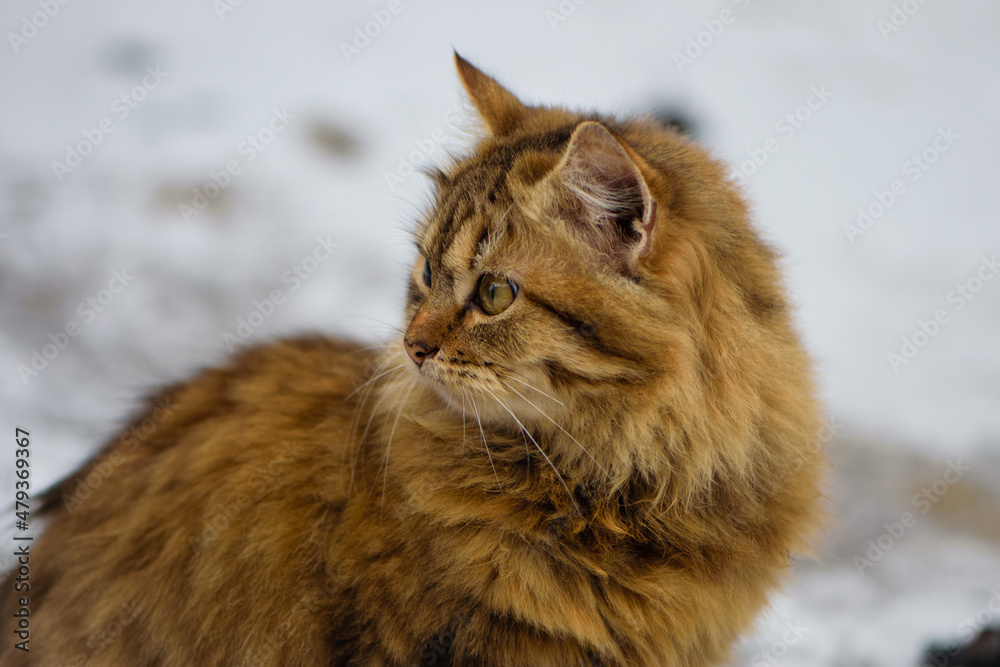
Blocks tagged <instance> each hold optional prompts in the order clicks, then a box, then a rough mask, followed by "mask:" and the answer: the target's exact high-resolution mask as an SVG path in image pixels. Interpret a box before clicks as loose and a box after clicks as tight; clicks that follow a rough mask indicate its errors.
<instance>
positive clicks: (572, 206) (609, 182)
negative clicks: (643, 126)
mask: <svg viewBox="0 0 1000 667" xmlns="http://www.w3.org/2000/svg"><path fill="white" fill-rule="evenodd" d="M649 171H650V169H649V167H648V166H646V165H645V163H644V162H643V160H642V158H640V157H639V156H638V155H637V154H635V152H634V151H632V150H631V149H629V148H628V147H627V146H625V145H624V144H622V143H621V142H620V141H619V140H618V139H616V138H615V136H614V135H612V134H611V132H609V131H608V129H607V128H606V127H604V126H603V125H601V124H600V123H597V122H594V121H587V122H584V123H581V124H580V125H578V126H577V128H576V130H574V132H573V136H572V137H571V138H570V140H569V145H568V146H567V147H566V152H565V153H564V154H563V157H562V160H561V161H560V162H559V164H558V166H557V167H556V168H555V170H553V172H552V174H551V175H550V176H549V179H548V183H549V187H553V188H555V191H556V193H557V194H556V197H555V199H556V202H558V203H556V204H555V208H556V212H557V215H558V217H559V218H561V219H562V220H564V221H566V222H567V223H568V224H569V226H570V228H571V229H572V230H573V231H574V232H575V233H577V234H578V235H579V237H580V238H581V239H582V240H583V241H584V242H586V243H587V245H589V246H591V247H592V248H593V250H594V251H595V252H596V253H597V254H598V255H599V256H601V257H603V258H605V259H606V260H609V261H610V262H611V263H612V264H614V265H615V266H616V268H617V269H618V270H619V271H621V272H622V273H626V274H630V273H632V272H633V269H634V266H635V263H636V262H637V261H638V260H639V258H641V257H643V256H644V255H647V254H649V252H650V251H651V249H652V246H653V237H654V235H655V233H656V221H657V206H656V200H655V199H654V198H653V195H652V193H651V191H650V188H649V184H648V183H647V181H646V176H645V175H644V172H647V173H648V172H649Z"/></svg>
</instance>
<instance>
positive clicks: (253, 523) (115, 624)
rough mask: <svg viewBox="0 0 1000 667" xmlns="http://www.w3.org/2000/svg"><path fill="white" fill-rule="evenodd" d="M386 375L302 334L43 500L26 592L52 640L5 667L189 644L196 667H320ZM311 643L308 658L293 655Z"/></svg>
mask: <svg viewBox="0 0 1000 667" xmlns="http://www.w3.org/2000/svg"><path fill="white" fill-rule="evenodd" d="M374 369H375V363H374V361H373V357H372V354H371V353H369V352H368V351H366V350H364V349H361V348H359V347H357V346H355V345H353V344H349V343H344V342H340V341H335V340H330V339H326V338H320V337H309V338H300V339H296V340H290V341H281V342H277V343H272V344H268V345H264V346H261V347H257V348H253V349H250V350H246V351H244V352H242V353H241V354H239V355H237V356H236V357H234V358H233V359H232V360H231V361H230V363H228V364H227V365H226V366H223V367H221V368H218V369H213V370H210V371H206V372H204V373H202V374H201V375H200V376H198V377H197V378H195V379H194V380H192V381H190V382H187V383H185V384H182V385H178V386H175V387H172V388H170V389H168V390H166V391H164V392H162V393H161V394H160V395H159V396H157V397H156V398H154V399H153V400H152V401H150V403H149V405H148V407H147V409H146V410H145V411H144V412H143V413H142V414H140V415H139V416H138V417H137V418H136V419H135V420H134V421H133V423H132V424H131V425H130V426H129V427H127V428H126V429H125V430H124V431H123V433H122V434H121V435H120V437H118V438H116V439H115V440H113V441H112V442H111V443H109V444H108V446H107V447H106V448H105V449H104V450H103V451H102V452H101V453H100V454H98V455H97V456H96V457H95V458H94V459H93V460H92V461H91V462H90V463H89V464H88V465H87V466H85V467H84V468H83V469H81V470H80V471H79V473H78V474H76V475H75V476H74V477H73V478H71V479H68V480H66V481H65V482H63V483H62V484H60V485H59V486H58V487H56V488H55V489H53V491H51V492H50V493H49V497H48V506H49V512H50V515H51V517H52V519H51V523H50V525H49V526H48V528H47V529H46V531H45V533H44V535H43V536H42V537H41V538H40V539H39V541H38V542H37V543H36V544H35V546H34V548H33V550H32V564H33V568H32V582H31V594H32V595H31V600H32V610H33V612H36V619H37V620H35V621H34V622H33V624H32V630H33V632H32V634H34V635H36V636H39V637H45V641H44V643H41V644H38V645H37V646H33V647H32V649H33V650H32V651H31V653H30V654H26V653H23V652H22V651H14V652H13V654H11V655H5V654H4V651H13V649H12V648H11V646H10V645H9V644H5V646H4V647H3V648H2V649H0V663H2V664H56V663H58V664H73V665H75V664H86V662H87V661H88V660H92V659H96V662H98V663H100V664H175V663H174V662H168V663H161V662H160V660H161V659H163V658H164V657H165V656H170V659H173V660H176V659H177V658H178V657H179V656H178V650H179V647H178V646H177V645H176V644H171V645H169V646H167V645H165V646H158V645H157V638H161V639H163V640H168V641H169V639H168V638H171V637H173V638H177V637H185V638H186V642H185V643H186V644H187V645H188V648H187V649H181V652H185V650H186V651H189V652H190V653H189V656H190V657H191V659H192V660H197V661H198V662H200V663H201V664H232V662H231V661H232V658H233V656H236V655H240V656H243V657H245V658H246V659H251V658H253V659H265V658H269V659H272V660H273V659H276V656H275V655H269V656H265V655H263V653H265V652H269V651H275V652H277V651H278V650H279V649H280V650H281V651H282V652H286V653H287V654H286V655H282V658H281V659H280V660H279V662H278V664H282V662H281V660H287V661H288V662H287V664H303V665H305V664H314V663H313V662H310V660H313V661H315V660H316V659H317V657H322V656H317V655H316V639H317V636H321V633H323V632H324V630H323V621H324V619H323V614H322V613H317V612H319V609H320V607H321V606H322V603H323V600H322V598H321V597H320V596H319V595H320V592H321V591H322V589H323V585H324V582H325V581H326V580H327V578H328V573H327V572H326V571H325V566H324V563H323V553H324V548H325V545H327V544H328V543H329V541H330V539H331V536H332V534H333V533H334V532H335V531H336V530H337V526H338V525H339V519H340V514H341V513H342V510H343V508H344V505H345V503H346V501H347V498H348V496H349V493H350V492H351V478H350V472H351V470H352V468H353V467H354V466H353V457H354V449H353V447H352V445H353V443H354V439H355V437H356V436H357V435H359V432H360V431H363V429H364V427H365V422H366V420H367V416H366V414H365V413H364V412H363V411H361V410H359V405H363V402H364V401H363V398H364V397H365V395H366V392H365V391H364V387H362V385H364V383H365V381H366V378H367V377H368V376H369V375H370V374H371V373H372V372H373V370H374ZM359 388H361V390H360V391H358V390H359ZM310 583H314V584H315V585H314V586H312V585H310ZM151 586H154V587H156V589H157V590H152V589H151V588H150V587H151ZM5 588H6V587H5ZM307 594H311V595H313V596H314V597H316V599H308V598H309V595H307ZM304 595H305V597H303V596H304ZM154 600H155V602H154ZM12 604H13V600H10V599H8V600H4V601H3V604H2V605H0V606H2V607H3V610H2V613H3V617H4V618H11V614H12V612H13V607H12ZM37 612H44V613H37ZM226 617H229V619H228V620H227V618H226ZM0 625H5V624H0ZM128 626H131V627H128ZM227 626H231V629H232V630H233V631H232V632H225V631H224V629H225V628H226V627H227ZM126 627H127V628H128V629H127V631H125V628H126ZM66 628H78V629H79V631H78V632H75V633H72V634H70V633H66V632H65V629H66ZM153 628H155V629H156V631H155V632H151V631H150V630H152V629H153ZM237 628H239V631H237V630H236V629H237ZM248 630H250V633H249V635H248V633H247V631H248ZM251 637H252V639H251ZM302 640H305V641H306V642H307V643H309V644H311V647H310V651H309V653H308V659H307V658H306V656H305V655H296V654H295V652H294V650H292V651H291V652H288V651H289V649H288V648H287V647H289V646H292V647H294V646H296V645H300V646H301V645H302V644H303V641H302ZM320 644H322V642H320ZM251 645H252V646H251ZM137 660H139V661H140V662H136V661H137ZM176 664H180V663H176ZM188 664H195V662H191V663H188ZM236 664H242V663H240V662H237V663H236ZM316 664H324V663H316Z"/></svg>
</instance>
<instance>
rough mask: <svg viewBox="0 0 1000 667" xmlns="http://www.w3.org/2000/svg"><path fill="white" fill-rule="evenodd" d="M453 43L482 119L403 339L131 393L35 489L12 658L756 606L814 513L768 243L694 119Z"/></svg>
mask: <svg viewBox="0 0 1000 667" xmlns="http://www.w3.org/2000/svg"><path fill="white" fill-rule="evenodd" d="M457 65H458V72H459V76H460V78H461V80H462V82H463V84H464V86H465V88H466V90H467V92H468V94H469V96H470V98H471V100H472V102H473V104H474V106H475V107H476V109H477V110H478V113H479V115H480V116H481V120H482V123H483V125H484V128H485V136H484V137H483V138H482V139H481V140H480V141H479V143H478V144H477V145H476V146H475V148H474V149H473V151H472V153H471V155H469V156H468V157H466V158H464V159H462V160H460V161H457V162H456V163H455V164H453V165H452V166H450V167H449V168H448V169H446V170H443V171H435V172H434V173H433V174H432V175H433V177H434V180H435V182H436V188H437V190H436V192H437V195H436V204H435V206H434V208H433V210H432V211H430V213H429V214H428V215H427V216H426V219H425V220H423V222H422V223H421V224H420V226H419V229H418V230H417V233H416V239H417V249H418V251H419V255H418V256H417V259H416V261H415V262H414V264H413V270H412V273H411V275H410V277H409V286H408V288H407V290H408V300H407V307H406V319H407V321H408V322H409V325H408V327H407V329H406V332H405V335H403V336H401V337H400V338H399V340H398V341H396V344H394V345H392V346H391V347H389V348H388V351H386V352H384V353H381V354H376V353H373V352H369V351H366V350H365V349H363V348H361V347H359V346H356V345H354V344H351V343H347V342H342V341H337V340H329V339H324V338H320V337H314V338H302V339H299V340H287V341H282V342H276V343H271V344H267V345H262V346H260V347H257V348H255V349H250V350H247V351H245V352H242V353H241V354H238V355H237V356H236V357H234V358H233V359H231V360H230V361H229V362H228V364H227V365H225V366H223V367H222V368H218V369H215V370H209V371H206V372H204V373H202V374H201V375H200V376H198V377H197V378H195V379H193V380H191V381H190V382H186V383H184V384H181V385H178V386H175V387H172V388H170V389H168V390H166V391H164V392H163V393H161V394H160V395H159V396H158V397H156V398H155V399H154V400H153V401H151V402H150V404H149V408H148V410H147V411H146V412H145V413H144V414H142V415H140V416H139V417H138V418H137V420H136V422H135V423H134V424H133V426H132V427H130V428H128V429H126V431H125V432H124V434H123V435H122V436H121V437H119V438H117V439H115V440H112V441H111V443H110V444H109V445H108V446H107V447H106V448H105V449H104V450H103V451H102V452H101V453H99V454H98V455H97V456H96V457H95V458H94V459H93V460H92V461H90V462H89V463H88V464H86V465H85V466H84V468H83V469H81V470H80V471H78V472H76V473H75V474H73V475H71V476H70V477H69V478H68V479H67V480H66V481H65V482H63V483H61V484H60V485H58V486H57V487H56V488H54V489H53V490H52V491H50V492H49V493H48V496H47V498H48V500H47V504H48V508H49V509H48V511H49V514H50V517H51V522H50V524H49V525H48V528H47V530H46V531H45V532H44V534H43V535H42V536H41V537H40V539H39V540H38V541H37V543H36V544H35V545H34V547H33V548H32V550H31V568H32V569H31V579H30V592H22V593H15V592H14V590H13V587H12V586H11V585H10V583H11V581H13V579H11V580H9V581H8V582H7V583H6V584H5V585H4V588H3V592H2V617H0V628H2V634H0V636H2V637H3V638H4V640H3V645H2V646H0V663H2V664H4V665H18V664H31V665H115V666H130V665H156V666H159V667H174V666H177V667H181V666H183V667H189V666H191V665H237V666H242V665H289V666H310V665H372V666H375V665H378V666H385V667H409V666H411V665H453V666H461V665H475V666H487V665H496V666H498V667H499V666H502V667H517V666H524V667H546V666H550V665H551V666H553V667H555V666H574V667H576V666H580V665H606V666H609V667H610V666H613V665H615V666H617V665H621V666H625V665H628V666H639V665H643V666H644V665H657V666H660V665H668V666H674V665H677V666H680V665H684V666H694V665H717V664H719V663H720V662H722V661H723V660H725V659H726V657H727V655H728V651H729V647H730V645H731V644H732V643H733V642H734V640H735V639H736V638H737V637H738V636H739V635H740V633H741V632H743V631H746V630H747V629H749V628H750V627H751V626H752V622H753V620H754V617H755V614H756V612H758V611H759V610H760V609H761V607H762V606H763V605H764V604H765V603H766V600H767V594H768V592H769V591H770V590H772V589H773V588H774V586H775V585H776V583H777V582H779V581H780V579H781V577H782V575H783V574H785V572H786V571H787V569H788V567H789V560H790V557H791V554H792V553H793V552H795V551H798V550H803V549H805V548H807V547H808V544H807V543H808V541H809V539H810V538H811V536H812V535H813V534H814V533H815V532H816V528H817V526H818V523H819V520H820V511H819V505H820V502H819V500H820V494H819V490H818V487H819V481H820V477H821V468H822V467H823V462H822V458H821V455H820V451H819V449H818V447H817V440H818V432H819V426H820V419H819V411H818V407H817V402H816V400H815V397H814V388H813V384H812V380H811V378H810V368H809V361H808V359H807V357H806V355H805V354H804V352H803V351H802V348H801V347H800V344H799V342H798V340H797V337H796V334H795V332H794V331H793V329H792V326H791V324H790V317H789V309H788V305H787V302H786V299H785V296H784V293H783V291H782V288H781V286H780V281H779V276H778V273H777V271H776V267H775V258H774V253H773V252H772V251H771V250H770V249H769V248H768V246H767V245H765V244H764V243H762V242H761V241H760V239H759V238H758V237H757V236H756V234H755V233H754V231H753V229H752V227H751V225H750V223H749V221H748V214H747V209H746V206H745V205H744V203H743V201H742V200H741V198H740V196H739V195H738V194H737V192H736V191H735V190H734V188H733V186H732V185H731V184H730V183H729V182H728V181H727V179H726V177H725V175H724V170H723V168H722V167H721V166H720V165H719V164H718V163H716V162H714V161H712V160H711V159H710V158H709V157H707V156H706V154H705V152H704V151H703V150H701V149H700V148H698V147H697V146H695V145H693V144H692V143H691V142H690V141H689V140H688V139H686V138H685V137H683V136H681V135H679V134H677V133H675V132H673V131H670V130H665V129H664V128H663V127H662V126H660V125H657V124H656V123H655V122H653V121H650V120H615V119H612V118H606V117H603V116H598V115H593V114H579V113H573V112H570V111H566V110H563V109H555V108H543V107H530V106H526V105H524V104H522V103H521V102H520V101H518V99H517V98H516V97H514V95H512V94H511V93H510V92H508V91H507V90H506V89H504V88H503V87H501V86H500V84H498V83H497V82H496V81H495V80H493V79H492V78H490V77H488V76H486V75H485V74H483V73H482V72H480V71H479V70H477V69H476V68H475V67H473V66H472V65H470V64H469V63H467V62H466V61H464V60H462V59H461V58H460V57H457ZM88 479H91V480H96V481H98V482H99V483H96V484H90V485H87V484H86V480H88ZM84 487H86V488H85V489H84ZM84 490H86V493H84ZM21 597H29V598H30V610H31V611H30V614H31V621H30V628H31V641H30V645H29V647H30V652H27V653H26V652H24V651H21V650H19V649H16V648H14V643H15V641H16V634H14V631H15V630H16V629H17V619H15V618H14V613H15V612H16V611H17V610H18V609H19V608H20V607H21V606H22V605H21V600H20V598H21Z"/></svg>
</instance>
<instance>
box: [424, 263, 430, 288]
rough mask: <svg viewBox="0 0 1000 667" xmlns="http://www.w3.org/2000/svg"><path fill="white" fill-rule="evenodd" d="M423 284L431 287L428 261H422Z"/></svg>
mask: <svg viewBox="0 0 1000 667" xmlns="http://www.w3.org/2000/svg"><path fill="white" fill-rule="evenodd" d="M424 284H425V285H427V286H428V287H430V286H431V262H430V260H428V259H425V260H424Z"/></svg>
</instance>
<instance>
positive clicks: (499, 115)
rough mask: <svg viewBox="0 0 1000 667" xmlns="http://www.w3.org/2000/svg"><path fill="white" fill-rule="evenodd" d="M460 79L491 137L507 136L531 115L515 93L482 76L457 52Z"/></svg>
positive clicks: (456, 62)
mask: <svg viewBox="0 0 1000 667" xmlns="http://www.w3.org/2000/svg"><path fill="white" fill-rule="evenodd" d="M455 67H456V68H458V77H459V78H460V79H461V80H462V85H463V86H465V91H466V92H467V93H468V94H469V99H470V100H472V104H473V106H475V107H476V110H477V111H478V112H479V116H480V117H481V118H482V119H483V124H485V125H486V129H487V130H488V131H489V133H490V134H507V133H508V132H510V131H511V130H513V129H514V128H515V127H517V125H518V124H519V123H520V122H521V120H522V119H523V118H524V116H525V115H526V114H527V112H528V107H526V106H524V105H523V104H522V103H521V101H520V100H519V99H517V98H516V97H514V95H513V93H511V92H510V91H509V90H507V89H506V88H504V87H503V86H501V85H500V84H499V83H497V81H496V80H495V79H493V78H491V77H489V76H487V75H485V74H483V73H482V72H481V71H479V69H477V68H476V66H475V65H473V64H472V63H470V62H469V61H468V60H466V59H465V58H463V57H462V56H460V55H458V52H456V53H455Z"/></svg>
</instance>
